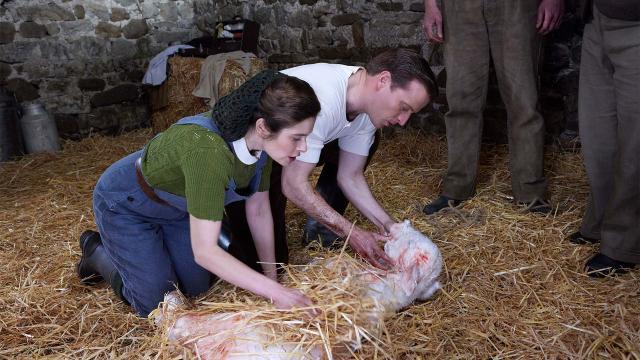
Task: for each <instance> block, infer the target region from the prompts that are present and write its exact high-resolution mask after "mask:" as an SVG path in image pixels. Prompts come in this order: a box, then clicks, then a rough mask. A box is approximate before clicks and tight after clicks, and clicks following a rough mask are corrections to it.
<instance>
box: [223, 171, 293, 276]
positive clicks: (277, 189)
mask: <svg viewBox="0 0 640 360" xmlns="http://www.w3.org/2000/svg"><path fill="white" fill-rule="evenodd" d="M281 175H282V166H280V165H279V164H277V163H276V162H274V163H273V165H272V169H271V178H270V184H271V187H270V189H269V202H270V205H271V213H272V215H273V230H274V240H275V253H276V262H277V263H283V264H288V263H289V247H288V245H287V228H286V224H285V216H284V213H285V210H286V207H287V199H286V197H285V196H284V195H283V194H282V180H281ZM225 212H226V214H227V218H228V220H227V221H228V225H229V228H230V229H231V238H232V241H231V244H230V246H229V250H228V251H229V253H230V254H232V255H233V256H234V257H235V258H237V259H239V260H240V261H242V262H243V263H245V264H247V265H248V266H249V267H251V268H252V269H254V270H256V271H258V272H260V273H262V266H261V265H260V264H258V262H259V261H260V260H259V258H258V253H257V251H256V247H255V244H254V243H253V237H252V236H251V231H250V229H249V224H248V223H247V214H246V212H245V202H244V201H238V202H235V203H232V204H229V205H227V206H226V207H225Z"/></svg>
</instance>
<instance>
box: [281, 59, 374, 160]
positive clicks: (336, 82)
mask: <svg viewBox="0 0 640 360" xmlns="http://www.w3.org/2000/svg"><path fill="white" fill-rule="evenodd" d="M359 69H361V67H358V66H347V65H340V64H326V63H318V64H309V65H302V66H296V67H293V68H290V69H286V70H283V71H281V72H282V73H283V74H286V75H289V76H295V77H297V78H299V79H301V80H304V81H306V82H307V83H309V85H311V87H312V88H313V91H314V92H315V93H316V96H317V97H318V100H319V101H320V107H321V109H320V113H319V114H318V116H317V117H316V123H315V125H314V126H313V131H312V132H311V134H309V136H307V151H306V152H304V153H302V154H300V156H298V157H297V159H298V160H300V161H304V162H307V163H317V162H318V160H320V152H321V151H322V148H323V147H324V145H325V144H327V143H329V142H331V141H333V140H335V139H339V140H338V144H339V146H340V150H344V151H347V152H350V153H353V154H357V155H362V156H367V155H369V148H370V147H371V144H373V139H374V135H375V132H376V128H375V127H374V126H373V124H372V123H371V120H370V119H369V115H367V114H364V113H363V114H358V116H356V118H355V119H353V120H352V121H347V84H348V81H349V77H350V76H351V75H352V74H353V73H355V72H356V71H358V70H359Z"/></svg>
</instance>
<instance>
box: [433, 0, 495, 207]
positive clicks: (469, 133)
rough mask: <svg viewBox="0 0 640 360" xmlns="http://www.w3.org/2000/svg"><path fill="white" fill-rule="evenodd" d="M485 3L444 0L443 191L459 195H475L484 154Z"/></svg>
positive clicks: (486, 42) (486, 52) (455, 195)
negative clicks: (445, 167)
mask: <svg viewBox="0 0 640 360" xmlns="http://www.w3.org/2000/svg"><path fill="white" fill-rule="evenodd" d="M482 3H483V1H458V0H445V1H443V15H444V18H443V21H444V41H445V42H444V60H445V66H446V69H447V102H448V103H449V111H448V112H447V114H446V116H445V124H446V128H447V148H448V152H447V159H448V165H447V173H446V175H445V178H444V190H443V192H442V194H443V195H444V196H447V197H449V198H452V199H456V200H465V199H467V198H469V197H471V196H473V194H474V192H475V181H476V173H477V169H478V159H479V156H480V142H481V138H482V111H483V109H484V106H485V101H486V98H487V86H488V80H489V61H490V55H489V38H488V35H487V29H486V24H485V20H484V16H483V11H482ZM438 210H439V209H438ZM436 211H437V210H436Z"/></svg>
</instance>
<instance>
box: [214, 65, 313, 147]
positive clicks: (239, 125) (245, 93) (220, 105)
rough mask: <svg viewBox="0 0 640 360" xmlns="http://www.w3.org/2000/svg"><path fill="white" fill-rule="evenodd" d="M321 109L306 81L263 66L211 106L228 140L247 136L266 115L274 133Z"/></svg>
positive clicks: (224, 136) (225, 138) (221, 130)
mask: <svg viewBox="0 0 640 360" xmlns="http://www.w3.org/2000/svg"><path fill="white" fill-rule="evenodd" d="M319 112H320V102H319V101H318V98H317V97H316V94H315V92H313V89H312V88H311V86H309V84H307V83H306V82H304V81H302V80H300V79H298V78H295V77H291V76H287V75H285V74H282V73H279V72H277V71H275V70H264V71H261V72H259V73H258V74H256V75H255V76H254V77H252V78H251V79H249V80H247V81H246V82H245V83H244V84H242V85H240V87H239V88H237V89H236V90H234V91H232V92H231V93H230V94H228V95H226V96H224V97H222V98H221V99H220V100H219V101H218V102H217V103H216V104H215V105H214V107H213V109H212V110H211V118H212V119H213V121H214V122H215V123H216V125H217V126H218V128H219V129H220V132H221V133H222V137H223V138H224V140H225V141H227V142H231V141H235V140H238V139H240V138H241V137H243V136H245V134H246V133H247V131H248V130H249V128H251V127H253V126H255V123H256V120H258V119H259V118H264V119H265V121H266V125H267V127H268V128H269V130H270V131H271V132H272V133H274V134H275V133H277V132H278V131H280V130H282V129H283V128H286V127H290V126H293V125H295V124H297V123H299V122H302V120H305V119H307V118H309V117H315V116H316V115H318V113H319Z"/></svg>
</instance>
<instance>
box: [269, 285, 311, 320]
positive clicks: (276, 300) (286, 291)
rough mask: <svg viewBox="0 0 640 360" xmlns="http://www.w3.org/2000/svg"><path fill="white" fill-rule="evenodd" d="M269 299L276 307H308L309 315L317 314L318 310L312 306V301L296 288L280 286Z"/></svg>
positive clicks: (284, 308)
mask: <svg viewBox="0 0 640 360" xmlns="http://www.w3.org/2000/svg"><path fill="white" fill-rule="evenodd" d="M271 300H272V301H273V304H274V305H275V306H276V308H278V309H282V310H286V309H291V308H310V309H308V310H307V313H309V315H311V316H317V315H318V310H316V309H313V308H312V307H313V306H314V304H313V301H311V299H309V298H308V297H307V296H306V295H305V294H304V293H303V292H302V291H300V290H298V289H292V288H288V287H284V286H282V287H281V289H280V290H279V291H278V292H277V293H276V294H275V296H274V297H273V298H272V299H271Z"/></svg>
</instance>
